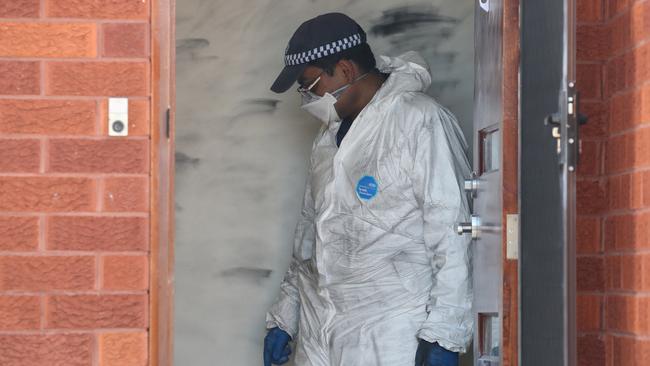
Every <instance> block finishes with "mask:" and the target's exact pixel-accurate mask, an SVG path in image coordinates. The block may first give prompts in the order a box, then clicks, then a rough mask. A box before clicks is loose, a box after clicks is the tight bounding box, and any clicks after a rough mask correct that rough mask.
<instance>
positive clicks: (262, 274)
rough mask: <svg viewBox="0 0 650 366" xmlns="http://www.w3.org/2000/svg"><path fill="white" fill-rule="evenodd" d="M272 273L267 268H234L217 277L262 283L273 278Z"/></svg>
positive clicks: (222, 272)
mask: <svg viewBox="0 0 650 366" xmlns="http://www.w3.org/2000/svg"><path fill="white" fill-rule="evenodd" d="M272 272H273V271H272V270H270V269H266V268H258V267H234V268H228V269H225V270H223V271H221V272H219V273H218V274H216V276H215V277H224V278H226V279H238V280H244V281H252V282H256V283H262V281H263V280H264V279H267V278H270V277H271V273H272Z"/></svg>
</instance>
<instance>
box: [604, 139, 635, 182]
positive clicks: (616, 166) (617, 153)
mask: <svg viewBox="0 0 650 366" xmlns="http://www.w3.org/2000/svg"><path fill="white" fill-rule="evenodd" d="M630 161H631V157H630V156H629V149H628V136H627V135H618V136H614V137H612V138H610V139H609V140H608V141H607V147H606V151H605V171H606V172H607V173H616V172H619V171H622V170H625V169H627V168H628V167H630Z"/></svg>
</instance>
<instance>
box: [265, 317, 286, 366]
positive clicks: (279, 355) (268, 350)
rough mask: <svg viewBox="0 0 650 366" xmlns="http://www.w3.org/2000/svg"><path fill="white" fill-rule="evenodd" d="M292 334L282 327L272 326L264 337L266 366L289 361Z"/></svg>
mask: <svg viewBox="0 0 650 366" xmlns="http://www.w3.org/2000/svg"><path fill="white" fill-rule="evenodd" d="M290 340H291V336H290V335H289V333H287V332H285V331H284V330H282V329H280V328H277V327H276V328H271V329H270V330H269V332H268V333H266V337H264V366H271V363H273V365H282V364H285V363H287V362H288V361H289V355H290V354H291V347H289V341H290Z"/></svg>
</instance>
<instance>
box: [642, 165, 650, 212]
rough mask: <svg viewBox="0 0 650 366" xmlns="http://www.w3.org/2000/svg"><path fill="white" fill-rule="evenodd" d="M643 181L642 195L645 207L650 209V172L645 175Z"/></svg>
mask: <svg viewBox="0 0 650 366" xmlns="http://www.w3.org/2000/svg"><path fill="white" fill-rule="evenodd" d="M642 180H643V182H644V184H643V192H642V193H641V195H642V196H643V206H645V207H650V171H646V172H644V173H643V178H642Z"/></svg>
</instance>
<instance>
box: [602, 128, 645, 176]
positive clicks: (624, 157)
mask: <svg viewBox="0 0 650 366" xmlns="http://www.w3.org/2000/svg"><path fill="white" fill-rule="evenodd" d="M648 141H650V128H640V129H636V130H634V131H630V132H628V133H626V134H624V135H618V136H615V137H613V138H611V139H610V140H609V141H608V142H607V155H606V156H605V167H606V171H607V172H609V173H616V172H620V171H623V170H627V169H631V168H640V167H645V166H650V144H648Z"/></svg>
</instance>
